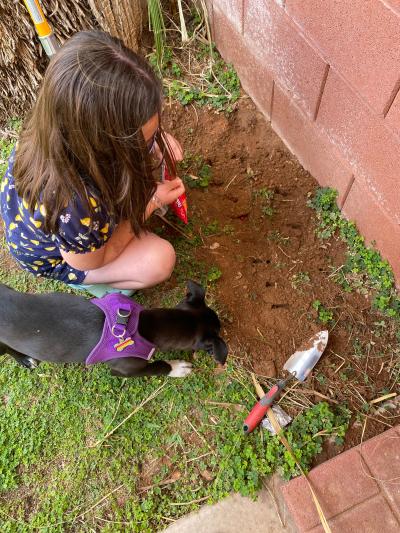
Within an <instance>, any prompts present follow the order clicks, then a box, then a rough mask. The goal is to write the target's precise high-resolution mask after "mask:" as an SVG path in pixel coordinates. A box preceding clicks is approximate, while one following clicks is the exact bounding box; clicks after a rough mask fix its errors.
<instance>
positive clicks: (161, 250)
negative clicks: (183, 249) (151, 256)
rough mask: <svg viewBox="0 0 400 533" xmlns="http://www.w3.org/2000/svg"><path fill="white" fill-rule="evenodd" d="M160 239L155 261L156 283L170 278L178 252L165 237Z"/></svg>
mask: <svg viewBox="0 0 400 533" xmlns="http://www.w3.org/2000/svg"><path fill="white" fill-rule="evenodd" d="M160 241H161V242H160V243H159V246H158V247H157V252H156V254H155V255H156V257H155V261H154V271H153V276H154V278H155V283H161V282H162V281H165V280H167V279H169V278H170V277H171V275H172V272H173V271H174V268H175V263H176V253H175V250H174V247H173V246H172V244H171V243H169V242H168V241H166V240H164V239H160Z"/></svg>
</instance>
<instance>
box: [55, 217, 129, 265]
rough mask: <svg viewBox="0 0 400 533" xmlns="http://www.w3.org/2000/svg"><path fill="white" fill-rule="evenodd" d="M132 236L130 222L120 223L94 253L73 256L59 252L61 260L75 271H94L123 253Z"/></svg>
mask: <svg viewBox="0 0 400 533" xmlns="http://www.w3.org/2000/svg"><path fill="white" fill-rule="evenodd" d="M133 237H134V235H133V232H132V230H131V225H130V222H129V221H127V220H124V221H123V222H120V223H119V224H118V226H117V227H116V228H115V230H114V231H113V234H112V235H111V237H110V239H109V240H108V241H107V242H106V244H105V245H104V246H102V247H101V248H99V249H98V250H96V251H94V252H87V253H85V254H75V253H72V252H64V251H63V250H60V253H61V256H62V258H63V259H64V260H65V261H66V262H67V263H68V264H69V265H70V266H72V267H73V268H76V269H77V270H84V271H86V270H95V269H96V268H101V267H102V266H104V265H107V264H108V263H111V261H114V259H116V258H117V257H118V256H119V255H121V253H122V252H123V251H124V249H125V248H126V246H127V245H128V243H129V242H130V241H131V240H132V239H133Z"/></svg>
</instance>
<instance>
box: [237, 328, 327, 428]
mask: <svg viewBox="0 0 400 533" xmlns="http://www.w3.org/2000/svg"><path fill="white" fill-rule="evenodd" d="M328 336H329V335H328V332H327V331H326V330H324V331H320V332H319V333H316V334H315V335H314V336H313V337H311V339H310V340H309V341H308V342H307V343H306V344H305V345H304V348H303V347H302V348H301V349H300V350H298V351H297V352H294V354H293V355H291V356H290V357H289V359H288V360H287V361H286V363H285V366H284V367H283V368H284V370H286V371H287V372H289V376H288V377H287V378H286V379H283V380H281V381H279V382H278V383H277V384H276V385H274V386H273V387H272V388H271V389H270V390H269V391H268V392H267V394H266V395H265V396H263V397H262V398H261V400H260V401H259V402H258V403H256V405H255V406H254V407H253V409H252V410H251V411H250V413H249V415H248V417H247V418H246V420H245V421H244V424H243V431H244V432H245V433H251V432H252V431H253V430H254V429H255V428H256V427H257V426H258V425H259V424H260V422H261V420H262V419H263V418H264V416H265V414H266V412H267V411H268V409H269V408H270V407H271V405H272V404H273V403H274V401H275V400H276V399H277V398H278V396H279V395H280V393H281V391H282V390H283V389H284V388H285V386H286V384H287V383H288V382H289V381H290V380H291V379H293V378H294V379H298V380H299V381H305V380H306V378H307V377H308V375H309V374H310V372H311V370H312V369H313V368H314V366H315V365H316V364H317V363H318V361H319V358H320V357H321V355H322V354H323V353H324V350H325V348H326V345H327V344H328Z"/></svg>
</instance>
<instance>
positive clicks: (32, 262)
mask: <svg viewBox="0 0 400 533" xmlns="http://www.w3.org/2000/svg"><path fill="white" fill-rule="evenodd" d="M14 157H15V151H13V152H12V154H11V156H10V159H9V161H8V168H7V171H6V173H5V176H4V177H3V179H2V181H1V183H0V213H1V216H2V218H3V222H4V228H5V238H6V242H7V245H8V248H9V250H10V253H11V254H12V255H13V256H14V258H15V259H16V260H17V262H18V263H19V264H20V265H21V267H22V268H23V269H25V270H27V271H29V272H31V273H32V274H34V275H36V276H44V277H47V278H53V279H57V280H59V281H63V282H64V283H68V284H81V283H82V282H83V280H84V279H85V276H86V272H83V271H80V270H76V269H74V268H72V267H71V266H70V265H68V263H66V262H65V261H64V259H63V258H62V256H61V253H60V250H63V251H65V252H72V253H77V254H82V253H87V252H93V251H95V250H97V249H99V248H101V246H103V245H104V244H105V242H106V241H107V239H109V237H110V236H111V234H112V232H113V230H114V228H115V223H114V221H113V220H112V218H111V217H110V216H109V215H108V213H107V211H106V209H105V208H104V206H102V204H101V202H100V200H99V199H98V197H97V196H96V195H95V194H91V193H88V197H89V201H90V203H91V205H92V207H93V210H94V215H91V214H90V213H89V212H88V209H87V208H86V206H85V204H84V203H83V202H82V201H81V200H79V198H75V199H74V201H73V202H71V204H70V205H68V206H67V207H66V208H65V209H64V211H63V212H62V213H61V214H60V217H59V221H58V230H57V233H55V234H49V233H45V232H44V231H43V229H42V228H43V223H44V218H45V216H46V210H45V207H44V205H40V204H37V205H36V206H35V211H34V213H31V212H30V211H29V210H28V204H27V202H26V201H25V200H24V198H21V197H20V196H18V194H17V191H16V189H15V183H14V177H13V165H14Z"/></svg>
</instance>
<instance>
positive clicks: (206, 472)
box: [200, 470, 214, 481]
mask: <svg viewBox="0 0 400 533" xmlns="http://www.w3.org/2000/svg"><path fill="white" fill-rule="evenodd" d="M200 475H201V477H202V478H203V479H205V480H206V481H212V480H213V479H214V476H213V475H212V473H211V472H210V471H209V470H200Z"/></svg>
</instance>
